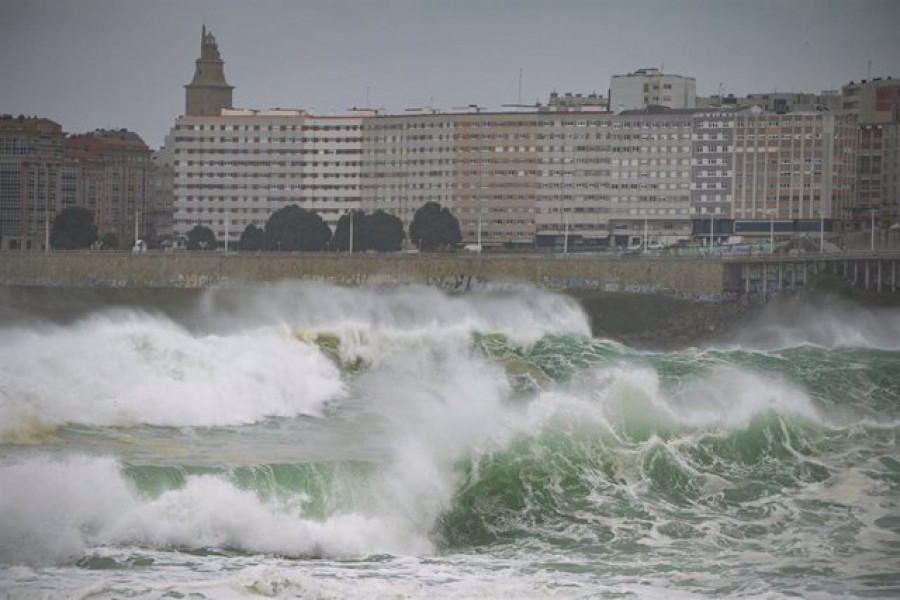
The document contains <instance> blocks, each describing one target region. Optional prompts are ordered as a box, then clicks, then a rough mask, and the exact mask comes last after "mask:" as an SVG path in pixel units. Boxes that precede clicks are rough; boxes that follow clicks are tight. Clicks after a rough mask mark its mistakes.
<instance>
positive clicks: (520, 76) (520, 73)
mask: <svg viewBox="0 0 900 600" xmlns="http://www.w3.org/2000/svg"><path fill="white" fill-rule="evenodd" d="M516 104H522V68H521V67H519V96H518V100H516Z"/></svg>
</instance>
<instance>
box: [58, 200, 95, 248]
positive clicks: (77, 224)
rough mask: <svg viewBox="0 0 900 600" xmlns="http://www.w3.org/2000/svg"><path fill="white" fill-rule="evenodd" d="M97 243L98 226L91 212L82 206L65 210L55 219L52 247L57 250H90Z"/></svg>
mask: <svg viewBox="0 0 900 600" xmlns="http://www.w3.org/2000/svg"><path fill="white" fill-rule="evenodd" d="M95 241H97V226H96V225H95V224H94V215H93V213H92V212H91V211H89V210H88V209H86V208H82V207H80V206H70V207H68V208H64V209H62V210H61V211H59V213H58V214H57V215H56V218H55V219H53V230H52V231H51V232H50V247H51V248H54V249H56V250H76V249H79V248H88V247H90V245H91V244H93V243H94V242H95Z"/></svg>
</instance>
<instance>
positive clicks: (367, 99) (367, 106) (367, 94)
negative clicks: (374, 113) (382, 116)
mask: <svg viewBox="0 0 900 600" xmlns="http://www.w3.org/2000/svg"><path fill="white" fill-rule="evenodd" d="M369 106H370V104H369V86H366V108H369Z"/></svg>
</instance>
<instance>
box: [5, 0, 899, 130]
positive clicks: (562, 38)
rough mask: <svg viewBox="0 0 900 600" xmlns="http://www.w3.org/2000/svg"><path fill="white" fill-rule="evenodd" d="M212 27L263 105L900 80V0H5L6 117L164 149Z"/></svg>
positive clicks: (238, 93) (240, 91)
mask: <svg viewBox="0 0 900 600" xmlns="http://www.w3.org/2000/svg"><path fill="white" fill-rule="evenodd" d="M204 23H205V24H206V25H207V26H208V27H209V28H210V29H211V30H212V31H213V33H214V34H215V35H216V38H217V39H218V41H219V47H220V49H221V51H222V57H223V58H224V59H225V74H226V76H227V78H228V80H229V82H230V83H231V84H232V85H234V86H235V91H234V103H235V106H240V107H250V108H270V107H275V106H279V107H296V108H308V109H313V110H316V111H319V112H325V113H332V112H341V111H343V110H344V109H346V108H348V107H351V106H361V105H363V104H364V103H365V101H366V88H367V87H368V88H369V97H370V104H371V105H372V106H377V107H383V108H386V109H387V110H389V111H391V112H400V111H402V110H403V109H404V108H408V107H415V106H427V105H429V104H433V105H434V106H435V107H439V108H450V107H453V106H459V105H464V104H471V103H477V104H481V105H486V106H489V107H499V106H500V105H501V104H503V103H514V102H516V100H517V95H518V80H519V69H522V70H523V71H524V75H523V85H522V90H523V91H522V99H523V101H525V102H529V103H533V102H534V101H536V100H538V99H539V100H540V101H542V102H544V101H545V100H546V98H547V96H548V94H549V93H550V92H551V91H553V90H557V91H559V92H581V93H588V92H594V91H596V92H600V93H603V94H604V95H605V94H606V93H607V88H608V87H609V77H610V75H613V74H616V73H626V72H628V71H632V70H634V69H637V68H641V67H649V66H656V67H659V66H660V65H664V66H665V71H666V72H670V73H677V74H681V75H690V76H693V77H696V79H697V92H698V94H703V95H708V94H712V93H715V92H716V90H717V89H718V86H719V83H720V82H721V83H722V85H723V86H724V89H725V91H726V92H732V93H735V94H744V93H748V92H761V91H772V90H773V89H777V90H798V91H799V90H803V91H814V92H817V91H821V90H822V89H836V88H839V87H840V86H841V85H842V84H844V83H846V82H848V81H850V80H858V79H864V78H865V77H866V73H867V62H868V61H870V60H871V62H872V76H873V77H877V76H886V75H892V76H900V35H898V33H897V32H898V31H900V0H852V1H851V0H847V1H836V0H751V1H743V0H742V1H737V0H733V1H732V0H627V1H626V0H609V1H608V0H592V1H589V0H452V1H450V0H446V1H437V0H419V1H416V0H370V1H364V0H355V1H352V0H308V1H307V0H303V1H287V0H282V1H277V0H269V1H263V0H257V1H253V2H237V1H211V0H194V1H180V0H179V1H176V0H169V1H159V0H158V1H154V0H141V1H138V0H55V1H51V0H0V113H12V114H20V113H24V114H28V115H41V116H47V117H50V118H52V119H54V120H56V121H58V122H60V123H61V124H62V126H63V129H64V130H66V131H69V132H72V133H77V132H83V131H89V130H93V129H95V128H98V127H106V128H119V127H127V128H129V129H132V130H134V131H137V132H138V133H139V134H140V135H141V136H143V137H144V139H145V140H146V141H147V143H148V144H149V145H150V146H151V147H158V146H159V145H160V144H161V143H162V139H163V136H164V135H165V134H166V132H167V131H168V129H169V128H170V127H171V125H172V123H173V121H174V119H175V117H176V116H177V115H179V114H180V113H181V112H182V111H183V110H184V88H183V85H184V84H186V83H187V82H188V81H189V80H190V78H191V76H192V75H193V69H194V60H195V59H196V58H197V56H198V54H199V44H200V27H201V25H203V24H204Z"/></svg>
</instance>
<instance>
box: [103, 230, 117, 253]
mask: <svg viewBox="0 0 900 600" xmlns="http://www.w3.org/2000/svg"><path fill="white" fill-rule="evenodd" d="M100 242H101V243H102V246H101V248H103V249H104V250H117V249H118V248H119V236H117V235H116V234H115V233H113V232H109V233H104V234H103V237H102V238H100Z"/></svg>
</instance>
